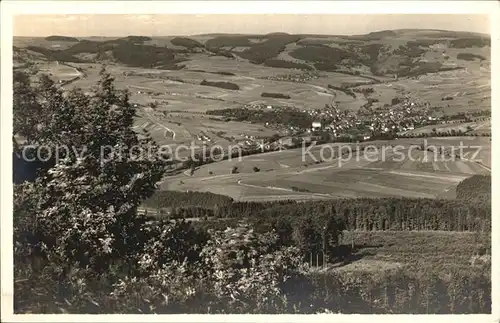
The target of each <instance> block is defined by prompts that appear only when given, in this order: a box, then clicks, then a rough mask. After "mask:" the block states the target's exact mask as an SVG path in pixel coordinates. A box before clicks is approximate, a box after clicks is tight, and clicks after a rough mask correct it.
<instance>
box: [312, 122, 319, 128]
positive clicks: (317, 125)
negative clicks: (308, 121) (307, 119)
mask: <svg viewBox="0 0 500 323" xmlns="http://www.w3.org/2000/svg"><path fill="white" fill-rule="evenodd" d="M312 128H313V130H318V129H321V122H319V121H314V122H313V123H312Z"/></svg>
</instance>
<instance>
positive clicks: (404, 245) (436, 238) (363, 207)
mask: <svg viewBox="0 0 500 323" xmlns="http://www.w3.org/2000/svg"><path fill="white" fill-rule="evenodd" d="M14 45H15V48H14V63H15V64H14V69H15V71H24V72H27V73H28V74H29V75H30V77H31V78H32V80H34V81H36V80H37V79H38V78H39V77H40V75H41V74H46V75H48V76H49V77H50V78H52V79H53V80H54V82H55V84H54V85H53V87H52V90H53V91H44V92H43V93H42V94H43V95H40V97H38V96H35V97H36V99H37V101H38V102H36V103H38V104H39V105H36V104H32V103H33V101H30V100H31V99H32V97H31V96H30V94H31V93H33V92H30V91H24V90H27V89H26V88H24V85H23V83H22V81H23V80H24V79H23V75H19V76H20V77H18V78H15V80H16V83H15V84H14V85H15V87H14V89H15V92H14V93H15V95H19V96H20V99H21V100H16V101H15V103H16V104H15V106H14V111H15V113H16V114H15V122H17V123H19V121H20V120H23V119H28V121H27V124H28V127H22V128H20V127H17V128H20V129H22V130H23V131H24V129H26V128H27V129H28V131H24V132H23V131H21V132H20V133H21V134H23V135H25V137H29V129H34V128H36V129H39V130H43V131H40V133H41V134H42V136H40V134H39V133H35V137H36V136H39V137H41V138H35V139H34V142H35V144H36V143H37V140H38V139H42V142H43V143H45V142H46V141H47V142H48V143H51V140H55V142H56V143H58V142H59V141H58V140H61V139H64V140H63V141H64V142H66V141H67V142H70V143H71V142H73V143H74V142H75V140H76V142H78V143H82V144H86V142H87V141H88V142H92V143H93V144H94V146H95V144H96V143H97V144H99V143H102V142H103V141H102V140H103V139H104V140H105V141H104V142H106V143H108V144H114V143H115V141H114V139H115V138H116V139H117V140H116V142H118V145H119V143H123V142H125V143H131V144H135V141H132V140H133V139H135V138H133V137H134V136H132V137H130V134H131V132H130V131H129V130H128V127H132V129H133V130H134V131H135V132H137V133H141V132H147V133H149V134H150V135H151V137H152V138H153V139H154V141H156V143H157V144H159V145H162V148H163V149H162V152H164V153H165V152H166V153H167V154H168V155H170V157H172V158H173V159H174V162H173V163H165V164H164V165H162V166H160V167H157V165H160V164H159V163H156V162H154V163H149V161H144V160H140V161H137V160H134V161H132V162H131V161H126V162H123V161H120V162H114V161H115V160H112V161H111V162H109V163H107V164H106V165H109V167H108V166H106V169H105V170H103V168H102V167H101V168H96V167H95V164H94V163H92V162H91V163H87V162H86V160H85V159H78V160H77V161H76V163H77V164H75V165H66V166H64V167H61V168H58V169H57V171H56V173H57V174H62V175H61V176H56V177H54V178H52V177H51V176H48V177H47V176H45V174H46V173H45V172H46V171H47V169H44V167H45V165H50V164H44V165H42V167H41V168H42V169H40V170H39V172H38V173H37V175H36V176H40V177H41V178H42V180H41V181H35V183H34V184H33V185H19V186H15V189H16V191H15V192H16V194H15V195H16V196H15V198H16V203H15V210H14V212H15V219H19V220H20V221H15V224H14V226H15V227H14V233H15V242H16V248H15V250H14V251H15V253H16V256H15V257H16V258H15V259H16V262H17V264H16V267H15V269H16V277H15V279H16V280H15V284H16V285H15V286H16V294H15V298H16V299H15V304H16V311H17V312H28V313H29V312H60V311H63V312H65V313H70V312H71V313H74V312H81V311H82V309H83V311H89V310H90V311H91V312H92V313H97V312H106V313H107V312H108V311H112V312H123V313H132V312H134V313H135V312H140V313H155V314H157V313H180V312H193V313H194V312H200V313H201V312H203V313H211V314H213V313H233V312H234V311H236V312H237V313H250V312H251V311H254V309H250V307H251V306H253V305H256V304H261V305H259V306H261V307H260V308H258V309H257V310H256V313H261V312H262V313H264V312H266V313H267V312H269V311H270V312H272V313H278V312H279V313H281V312H283V311H284V312H287V313H288V312H290V313H297V312H301V313H302V312H304V313H313V312H314V313H319V312H325V311H328V312H330V313H346V314H347V313H366V312H371V313H390V314H398V313H427V314H429V313H439V314H443V313H446V314H447V313H454V314H456V313H459V314H463V313H487V312H491V306H490V304H491V302H490V300H491V296H490V295H491V275H490V266H491V238H490V233H491V232H490V231H491V207H490V202H491V176H490V175H491V167H492V166H491V165H492V161H491V139H490V137H489V136H488V135H490V133H491V122H490V121H489V120H488V119H489V117H488V115H489V113H487V111H484V110H487V109H491V107H490V105H491V94H490V92H491V88H490V87H491V85H490V63H489V61H490V47H491V45H490V40H489V38H488V37H487V36H485V35H479V34H472V33H460V32H445V31H417V30H397V31H381V32H374V33H370V34H366V35H355V36H322V35H290V34H286V33H272V34H268V35H203V36H193V37H153V38H150V37H146V36H128V37H124V38H119V39H113V38H109V37H90V38H87V39H76V38H72V37H62V36H52V37H47V39H42V38H37V39H30V38H16V39H14ZM103 64H104V65H106V72H107V73H109V75H111V76H112V77H113V78H114V82H113V83H112V84H113V85H114V86H115V87H116V88H117V89H121V90H127V91H128V93H129V97H128V98H129V103H130V104H131V105H133V106H134V107H135V109H134V110H135V116H134V117H133V119H132V118H131V117H129V116H130V115H128V116H125V118H121V119H120V117H119V113H120V108H121V107H120V106H122V107H123V105H124V104H123V103H124V102H117V100H116V98H117V97H119V96H118V93H117V92H116V91H113V89H110V88H108V87H107V84H108V83H104V85H105V87H101V89H104V90H105V91H101V92H99V94H100V95H99V96H98V97H97V98H94V99H95V101H91V102H97V103H96V104H92V105H91V106H89V107H87V106H85V107H84V109H83V110H82V109H80V108H81V104H80V103H81V102H84V101H83V100H80V99H81V98H79V97H78V99H79V100H78V101H76V100H74V101H71V100H72V99H73V98H75V97H73V96H70V97H69V99H68V100H66V98H63V99H64V100H66V101H61V97H59V98H57V100H56V99H55V97H56V94H58V91H57V88H60V89H62V91H67V90H70V89H71V88H73V87H76V88H81V89H83V91H84V92H85V93H86V94H92V91H93V89H94V88H95V87H94V86H95V85H96V84H97V85H99V84H100V85H102V84H103V83H98V82H99V80H101V79H102V78H101V75H100V70H101V66H102V65H103ZM105 75H107V74H105ZM16 76H17V75H16ZM45 84H47V83H45ZM35 86H36V82H35ZM20 90H21V91H20ZM33 91H34V92H36V91H38V89H37V88H33ZM101 94H104V95H101ZM26 102H27V103H29V104H28V106H27V108H26V109H25V107H24V106H23V105H24V104H25V103H26ZM60 102H68V104H66V103H63V104H59V103H60ZM73 102H76V103H77V104H80V105H79V106H78V107H77V108H75V109H73V110H71V111H75V114H77V115H76V116H75V120H76V121H77V122H78V123H76V126H74V125H73V126H72V124H71V122H70V121H68V120H69V119H70V118H68V113H67V112H66V111H68V106H69V109H71V108H72V106H71V105H72V104H73ZM47 103H49V104H51V105H50V108H51V109H53V111H54V112H55V113H52V114H48V115H49V116H53V117H49V119H50V120H52V121H53V120H65V121H64V122H67V123H68V125H65V124H58V123H55V122H49V121H50V120H49V121H48V122H45V123H44V122H43V121H44V120H45V119H46V118H43V117H41V118H40V119H42V124H41V125H42V127H39V125H40V124H39V123H40V122H39V121H38V120H29V119H33V118H25V116H26V115H27V114H26V111H29V108H33V107H35V108H37V107H42V110H41V111H46V110H47V109H46V107H47ZM58 104H59V105H58ZM325 106H326V107H325ZM287 107H293V108H297V109H298V110H299V111H290V110H288V109H286V108H287ZM412 107H413V108H412ZM424 107H425V108H424ZM240 108H245V109H240ZM43 109H45V110H43ZM89 109H94V110H90V111H95V112H96V113H97V114H98V117H96V118H90V119H83V118H80V117H81V116H80V115H78V114H81V113H82V111H83V113H84V112H87V113H88V111H89ZM224 109H226V110H224ZM269 109H271V110H269ZM419 109H421V110H419ZM213 110H219V111H215V112H214V111H213ZM221 110H223V111H221ZM61 111H64V112H63V113H62V117H64V118H59V117H60V116H61V115H60V114H59V112H61ZM126 111H132V110H130V109H128V110H127V109H126ZM346 111H348V112H353V113H346ZM116 112H118V113H116ZM463 112H465V113H463ZM469 112H470V114H469ZM474 112H477V113H474ZM435 114H437V115H439V116H443V115H444V116H443V119H442V120H441V119H440V120H438V122H439V124H436V125H432V126H423V127H420V128H419V127H418V126H419V125H428V124H429V123H430V122H428V121H429V120H432V118H428V117H431V116H434V115H435ZM116 116H118V117H116ZM115 118H118V119H115ZM34 119H37V118H34ZM47 120H48V119H47ZM82 120H83V121H84V122H85V123H88V127H87V124H85V125H84V126H82V123H80V121H82ZM103 120H106V121H105V122H103ZM132 120H133V122H132ZM450 120H451V121H450ZM457 120H458V121H457ZM462 120H468V122H467V123H459V122H462ZM122 121H123V123H118V122H122ZM453 121H456V122H457V123H451V122H453ZM469 121H470V122H469ZM445 122H449V123H445ZM318 123H319V126H317V124H318ZM108 124H109V125H111V126H110V127H108ZM116 124H119V125H120V126H119V127H117V126H114V125H116ZM412 124H413V125H415V127H417V128H416V129H413V130H410V131H406V129H408V128H410V129H412V128H414V127H413V126H412ZM23 126H24V124H23ZM327 126H328V127H327ZM44 127H48V129H46V128H44ZM52 127H53V128H52ZM310 127H313V129H310ZM15 128H16V127H15ZM75 128H76V129H75ZM317 128H323V129H319V130H318V129H317ZM88 129H96V130H95V131H93V130H90V131H89V130H88ZM47 130H48V131H47ZM53 130H54V131H53ZM63 130H65V136H63V137H61V136H60V135H59V134H58V133H57V132H58V131H63ZM75 130H78V131H75ZM80 130H83V132H80ZM108 130H109V131H108ZM120 130H123V133H122V132H120ZM401 130H404V131H406V132H404V133H400V132H399V131H401ZM453 131H455V132H456V131H460V133H459V134H457V133H454V132H453ZM434 132H437V133H434ZM433 133H434V134H433ZM44 134H49V135H47V136H44ZM54 134H56V136H53V135H54ZM80 134H83V135H84V136H79V135H80ZM13 135H17V134H13ZM458 135H460V136H462V135H463V136H462V137H459V136H458ZM482 135H484V136H482ZM66 136H67V137H66ZM96 136H97V137H99V138H97V137H96ZM125 136H126V137H125ZM431 136H434V137H431ZM101 137H102V138H101ZM398 137H399V138H398ZM410 137H413V138H410ZM82 138H83V141H82ZM376 138H395V139H390V140H389V139H387V140H373V139H376ZM128 139H131V140H130V141H128ZM278 139H279V140H281V143H283V142H286V143H287V144H293V146H294V147H297V140H298V141H300V140H301V139H308V140H310V143H311V145H309V146H307V147H306V146H305V145H304V146H303V147H302V148H295V149H276V148H277V147H276V145H277V143H279V140H278ZM316 140H317V142H321V143H325V142H329V143H327V144H322V145H316ZM264 141H265V143H264V144H263V145H262V146H261V147H267V148H265V149H266V151H268V152H264V148H263V149H262V151H257V150H256V149H257V147H258V145H259V144H260V143H261V142H264ZM339 141H346V143H339ZM347 141H348V142H349V143H347ZM359 141H361V143H360V142H359ZM332 142H335V143H332ZM15 144H17V143H16V142H15ZM22 144H24V143H21V145H22ZM94 146H93V147H94ZM188 146H189V147H188ZM115 147H116V146H115ZM16 148H17V147H16ZM165 148H167V150H165ZM179 148H181V150H179ZM193 148H194V149H193ZM213 148H217V151H218V153H215V154H213ZM189 149H193V150H194V151H195V152H196V153H200V152H203V154H204V156H207V154H206V153H207V152H209V153H212V154H210V155H211V156H210V157H211V158H210V159H209V160H208V161H207V160H206V161H205V162H198V157H199V155H197V156H192V157H193V160H190V159H188V158H187V157H188V155H191V153H193V151H190V150H189ZM235 149H236V152H237V151H238V149H239V150H240V152H242V154H244V155H245V156H244V157H243V156H240V157H238V156H234V155H231V156H229V157H228V156H227V154H228V151H233V152H234V150H235ZM273 149H275V151H272V152H269V151H270V150H273ZM203 150H204V151H203ZM92 151H93V152H94V153H95V152H96V151H95V150H92ZM101 154H102V152H101ZM221 154H222V155H223V156H221ZM214 155H215V156H214ZM224 155H226V156H224ZM94 157H96V159H97V156H94ZM217 157H220V160H217ZM222 157H228V158H222ZM14 158H16V156H15V155H14ZM39 158H40V157H39ZM96 159H93V158H90V160H91V161H95V160H96ZM101 159H102V156H101ZM181 159H184V160H181ZM18 160H20V158H19V157H17V159H14V161H18ZM67 160H70V161H71V158H69V159H67ZM81 161H83V162H81ZM179 161H181V162H179ZM23 165H24V163H23ZM58 166H60V165H58ZM48 169H49V170H48V172H49V173H50V174H52V172H51V171H52V170H54V169H55V168H51V167H50V166H48ZM75 170H78V172H76V173H75ZM80 170H81V171H80ZM96 171H97V173H96ZM99 172H101V173H102V172H104V173H102V174H101V175H103V174H104V175H105V176H96V174H97V175H99ZM14 173H15V174H16V173H17V172H16V169H14ZM20 173H21V174H20V175H19V176H17V175H16V177H15V181H16V182H17V177H23V176H24V175H23V174H22V172H20ZM132 173H133V174H132ZM57 174H56V175H57ZM475 175H486V176H475ZM36 176H33V178H36ZM162 176H163V178H162ZM68 178H69V179H71V180H68ZM129 178H130V179H132V181H131V182H129V183H128V184H127V185H125V186H124V184H125V182H124V179H126V181H127V180H128V179H129ZM73 179H74V180H73ZM45 180H46V181H47V183H48V184H49V185H48V186H47V185H45V184H47V183H46V182H45ZM19 182H22V179H21V180H19ZM87 182H88V183H91V184H90V185H89V184H87ZM94 186H95V189H92V188H93V187H94ZM33 187H35V188H36V189H33ZM89 188H91V190H90V191H89ZM155 189H156V191H155ZM82 190H83V191H82ZM51 192H52V193H53V192H58V194H52V193H51ZM75 192H76V193H75ZM59 193H60V194H59ZM77 193H78V194H77ZM79 193H82V194H83V195H81V194H80V195H79ZM214 193H215V194H218V195H215V194H214ZM75 194H76V195H75ZM151 195H152V196H151ZM73 196H79V197H81V198H78V199H73V200H72V199H71V197H73ZM47 197H50V198H48V199H47ZM59 197H60V198H59ZM94 200H96V201H99V203H96V202H95V201H94ZM311 200H317V201H311ZM253 202H256V203H253ZM259 202H269V203H259ZM299 202H300V203H299ZM26 205H28V206H30V208H26V207H24V206H26ZM31 206H32V207H31ZM124 207H127V208H124ZM74 210H84V211H85V212H84V211H82V212H79V213H78V212H76V213H78V214H70V213H72V211H74ZM103 210H108V211H106V212H107V213H105V214H104V213H102V211H103ZM113 210H118V211H117V212H113ZM31 213H37V214H42V215H43V214H50V215H52V217H51V218H50V219H49V218H47V217H46V216H42V217H38V216H33V214H31ZM73 213H74V212H73ZM68 214H70V215H71V216H70V217H69V216H68ZM89 214H92V215H95V216H89ZM103 215H105V217H104V218H103ZM136 215H145V217H142V216H137V217H136ZM52 218H54V219H56V220H57V221H52V220H51V219H52ZM47 219H49V221H48V220H47ZM103 219H104V220H103ZM124 219H125V220H124ZM179 219H184V220H186V221H177V220H179ZM30 221H34V222H30ZM75 221H76V222H75ZM39 224H40V225H39ZM33 228H36V230H35V231H33ZM96 228H97V231H96ZM431 230H432V231H431ZM271 231H272V232H273V235H274V234H275V235H276V236H275V237H271V236H270V235H269V236H268V235H267V234H268V233H271ZM110 232H111V233H112V234H111V233H110ZM54 236H58V237H63V239H56V240H53V239H52V238H51V237H54ZM26 237H29V239H27V240H26ZM103 237H104V238H103ZM274 238H275V239H274ZM59 240H61V241H59ZM96 241H99V243H97V244H96ZM46 242H47V243H46ZM61 243H62V244H61ZM39 245H42V246H49V247H47V248H42V249H43V250H36V252H32V251H33V249H32V248H33V246H39ZM17 246H19V248H18V247H17ZM288 247H295V248H293V249H294V250H295V251H297V253H295V251H292V249H289V248H288ZM53 251H55V252H56V253H57V257H56V259H58V261H53V259H54V258H53V257H51V252H53ZM270 252H272V253H270ZM320 254H321V255H322V256H320ZM40 255H41V256H42V257H39V256H40ZM324 255H327V257H328V258H325V259H326V260H327V261H325V264H324V265H323V266H322V265H320V264H319V263H318V259H319V258H320V257H321V258H323V256H324ZM241 256H244V257H243V258H241ZM315 256H316V257H315ZM113 257H114V258H113ZM235 257H236V258H235ZM107 258H109V259H110V260H111V261H107V260H106V259H107ZM314 258H316V266H314ZM182 259H184V262H183V263H182V265H180V263H179V261H181V260H182ZM308 259H309V260H310V263H309V264H310V265H311V266H310V267H308V266H302V264H304V265H306V264H307V260H308ZM59 260H64V261H66V260H67V261H66V262H67V263H69V264H71V266H69V267H68V268H64V269H65V270H63V271H62V272H61V271H60V261H59ZM323 260H324V259H322V260H321V262H323ZM23 262H26V263H25V264H24V265H21V266H20V264H22V263H23ZM33 264H36V266H33ZM25 265H26V266H25ZM318 265H319V266H318ZM72 266H81V268H79V269H78V270H73V268H72ZM25 267H26V268H25ZM75 268H76V267H75ZM66 269H68V270H66ZM235 273H236V274H235ZM262 273H264V275H262ZM82 277H85V278H82ZM93 277H98V278H99V280H94V278H93ZM235 277H236V278H235ZM290 277H293V279H288V278H290ZM295 278H297V279H295ZM235 279H236V280H235ZM283 282H285V283H284V284H283ZM96 287H97V288H96ZM33 290H35V292H34V293H33ZM61 291H62V292H63V293H61ZM136 291H141V292H140V293H138V292H136ZM186 291H187V294H186ZM277 291H278V292H277ZM297 292H299V294H300V295H297ZM82 295H83V297H82ZM167 296H168V297H167ZM289 296H290V297H289ZM298 296H300V297H298ZM262 297H265V299H267V300H268V301H267V302H262ZM42 298H43V299H44V300H43V301H41V300H40V299H42ZM26 299H27V300H28V301H27V302H26ZM46 300H50V301H51V302H50V303H55V306H53V305H52V304H50V306H49V305H48V304H47V303H49V302H47V301H46ZM54 300H55V302H53V301H54ZM165 300H166V301H165ZM240 301H241V302H240ZM178 305H180V306H178ZM193 305H194V306H193ZM268 305H269V307H267V306H268Z"/></svg>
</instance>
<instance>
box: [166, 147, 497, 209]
mask: <svg viewBox="0 0 500 323" xmlns="http://www.w3.org/2000/svg"><path fill="white" fill-rule="evenodd" d="M450 139H451V138H450ZM450 139H441V138H436V139H434V138H431V139H429V140H428V141H427V145H428V147H430V146H435V147H436V153H434V152H430V151H421V150H418V148H417V146H418V145H420V144H421V142H422V141H419V140H415V139H413V140H411V139H402V140H394V141H390V142H389V143H390V145H391V146H392V147H389V146H388V145H387V143H384V142H374V143H370V144H373V145H376V146H377V147H379V148H378V151H377V152H374V151H373V150H372V149H370V150H368V149H367V150H366V151H365V152H363V149H360V153H352V155H351V156H352V157H351V158H350V159H348V155H345V156H344V157H342V158H332V151H333V152H335V155H336V154H337V153H338V152H342V151H348V148H347V146H341V145H340V144H337V145H322V146H316V147H314V148H311V150H310V151H309V152H307V150H305V148H304V151H305V152H304V151H303V150H302V149H294V150H285V151H281V152H272V153H264V154H259V155H254V156H245V157H241V158H233V160H226V161H222V162H217V163H213V164H209V165H203V166H201V167H199V168H197V169H196V170H195V172H194V174H193V175H192V176H189V172H187V171H186V172H185V173H184V174H181V175H177V176H171V177H170V176H168V177H166V178H165V180H164V182H163V184H162V189H168V190H195V191H209V192H213V193H218V194H224V195H229V196H231V197H233V198H234V199H237V200H252V201H254V200H274V199H325V198H339V197H361V196H363V197H374V196H378V197H387V196H406V197H429V198H433V197H442V198H453V197H454V194H455V192H454V190H455V187H456V185H457V184H458V183H459V182H460V181H462V180H463V179H465V178H467V177H469V176H472V175H474V174H489V173H490V172H491V170H490V167H489V166H487V165H490V162H489V158H490V157H489V145H490V142H489V138H453V139H454V140H450ZM460 144H462V153H459V150H460V148H458V147H460ZM476 146H477V147H476ZM440 147H443V148H442V149H443V152H447V151H450V149H451V148H452V147H456V154H459V155H460V156H462V157H460V158H457V157H456V155H447V154H446V153H443V154H438V153H437V151H438V150H439V149H441V148H440ZM321 159H323V160H324V161H323V162H320V160H321ZM235 167H236V168H237V172H238V173H236V174H233V173H232V171H233V170H234V168H235ZM256 169H258V170H257V171H256Z"/></svg>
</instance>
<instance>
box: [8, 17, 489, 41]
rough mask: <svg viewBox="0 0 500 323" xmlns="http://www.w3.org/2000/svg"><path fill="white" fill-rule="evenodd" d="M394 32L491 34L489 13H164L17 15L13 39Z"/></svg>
mask: <svg viewBox="0 0 500 323" xmlns="http://www.w3.org/2000/svg"><path fill="white" fill-rule="evenodd" d="M390 29H442V30H456V31H471V32H479V33H485V34H490V22H489V18H488V16H487V15H480V14H475V15H467V14H425V15H423V14H414V15H409V14H371V15H352V14H343V15H338V14H337V15H334V14H328V15H321V14H310V15H292V14H276V15H270V14H253V15H250V14H245V15H244V14H225V15H224V14H222V15H221V14H205V15H195V14H168V15H167V14H161V15H130V14H127V15H124V14H122V15H108V14H106V15H105V14H94V15H88V14H80V15H17V16H14V30H13V33H14V36H31V37H46V36H50V35H64V36H74V37H89V36H109V37H113V36H118V37H123V36H129V35H141V36H187V35H198V34H209V33H242V34H266V33H270V32H287V33H291V34H328V35H334V34H337V35H357V34H366V33H369V32H373V31H379V30H390Z"/></svg>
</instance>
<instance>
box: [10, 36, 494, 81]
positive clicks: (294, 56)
mask: <svg viewBox="0 0 500 323" xmlns="http://www.w3.org/2000/svg"><path fill="white" fill-rule="evenodd" d="M47 39H52V40H53V39H60V40H61V39H64V40H65V41H70V40H72V41H75V40H76V41H78V40H77V39H76V38H72V37H65V36H50V37H47V38H45V40H47ZM21 42H22V43H23V44H24V45H23V46H20V45H19V43H21ZM14 43H15V44H16V46H18V47H24V48H26V47H28V46H30V48H29V49H30V50H31V51H34V52H38V53H41V54H43V55H45V56H46V57H47V58H48V59H58V60H60V61H71V62H77V61H85V58H86V57H88V59H90V58H92V61H93V62H96V61H99V60H100V59H104V58H105V59H106V60H109V58H110V57H111V58H112V59H113V61H115V62H117V63H121V64H124V65H127V66H133V67H147V68H151V67H152V68H166V69H172V68H180V65H178V63H180V62H182V61H185V60H189V59H190V55H192V54H193V53H198V54H201V55H209V56H214V55H216V56H224V57H227V58H228V59H235V57H237V58H238V59H241V60H247V61H248V62H250V63H252V64H256V65H265V66H269V67H276V68H278V67H279V68H294V69H315V70H319V71H328V72H340V73H347V74H352V75H359V74H363V75H368V76H370V75H372V76H376V77H382V76H389V77H393V76H395V75H396V76H398V77H416V76H419V75H422V74H426V73H435V72H440V71H446V70H453V69H462V68H464V67H466V66H467V64H471V63H474V61H475V60H476V59H477V60H481V61H485V62H486V63H487V62H488V61H489V60H490V55H491V54H490V52H489V50H487V48H489V47H491V40H490V37H489V36H488V35H484V34H478V33H468V32H462V31H458V32H455V31H447V30H431V29H399V30H381V31H374V32H371V33H368V34H365V35H352V36H348V35H331V36H329V35H305V34H295V35H294V34H287V33H283V32H275V33H269V34H265V35H255V34H252V35H244V34H204V35H194V36H190V37H175V36H172V37H166V36H165V37H147V36H127V37H122V38H115V39H110V38H101V39H96V38H93V39H89V38H87V39H86V40H80V41H79V42H77V43H76V44H73V45H70V46H68V47H64V48H63V47H61V48H62V49H61V50H57V51H56V50H53V48H52V47H50V45H48V44H44V43H43V41H42V42H40V41H34V44H36V45H33V44H29V42H27V41H26V40H23V41H19V43H16V41H15V39H14Z"/></svg>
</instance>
